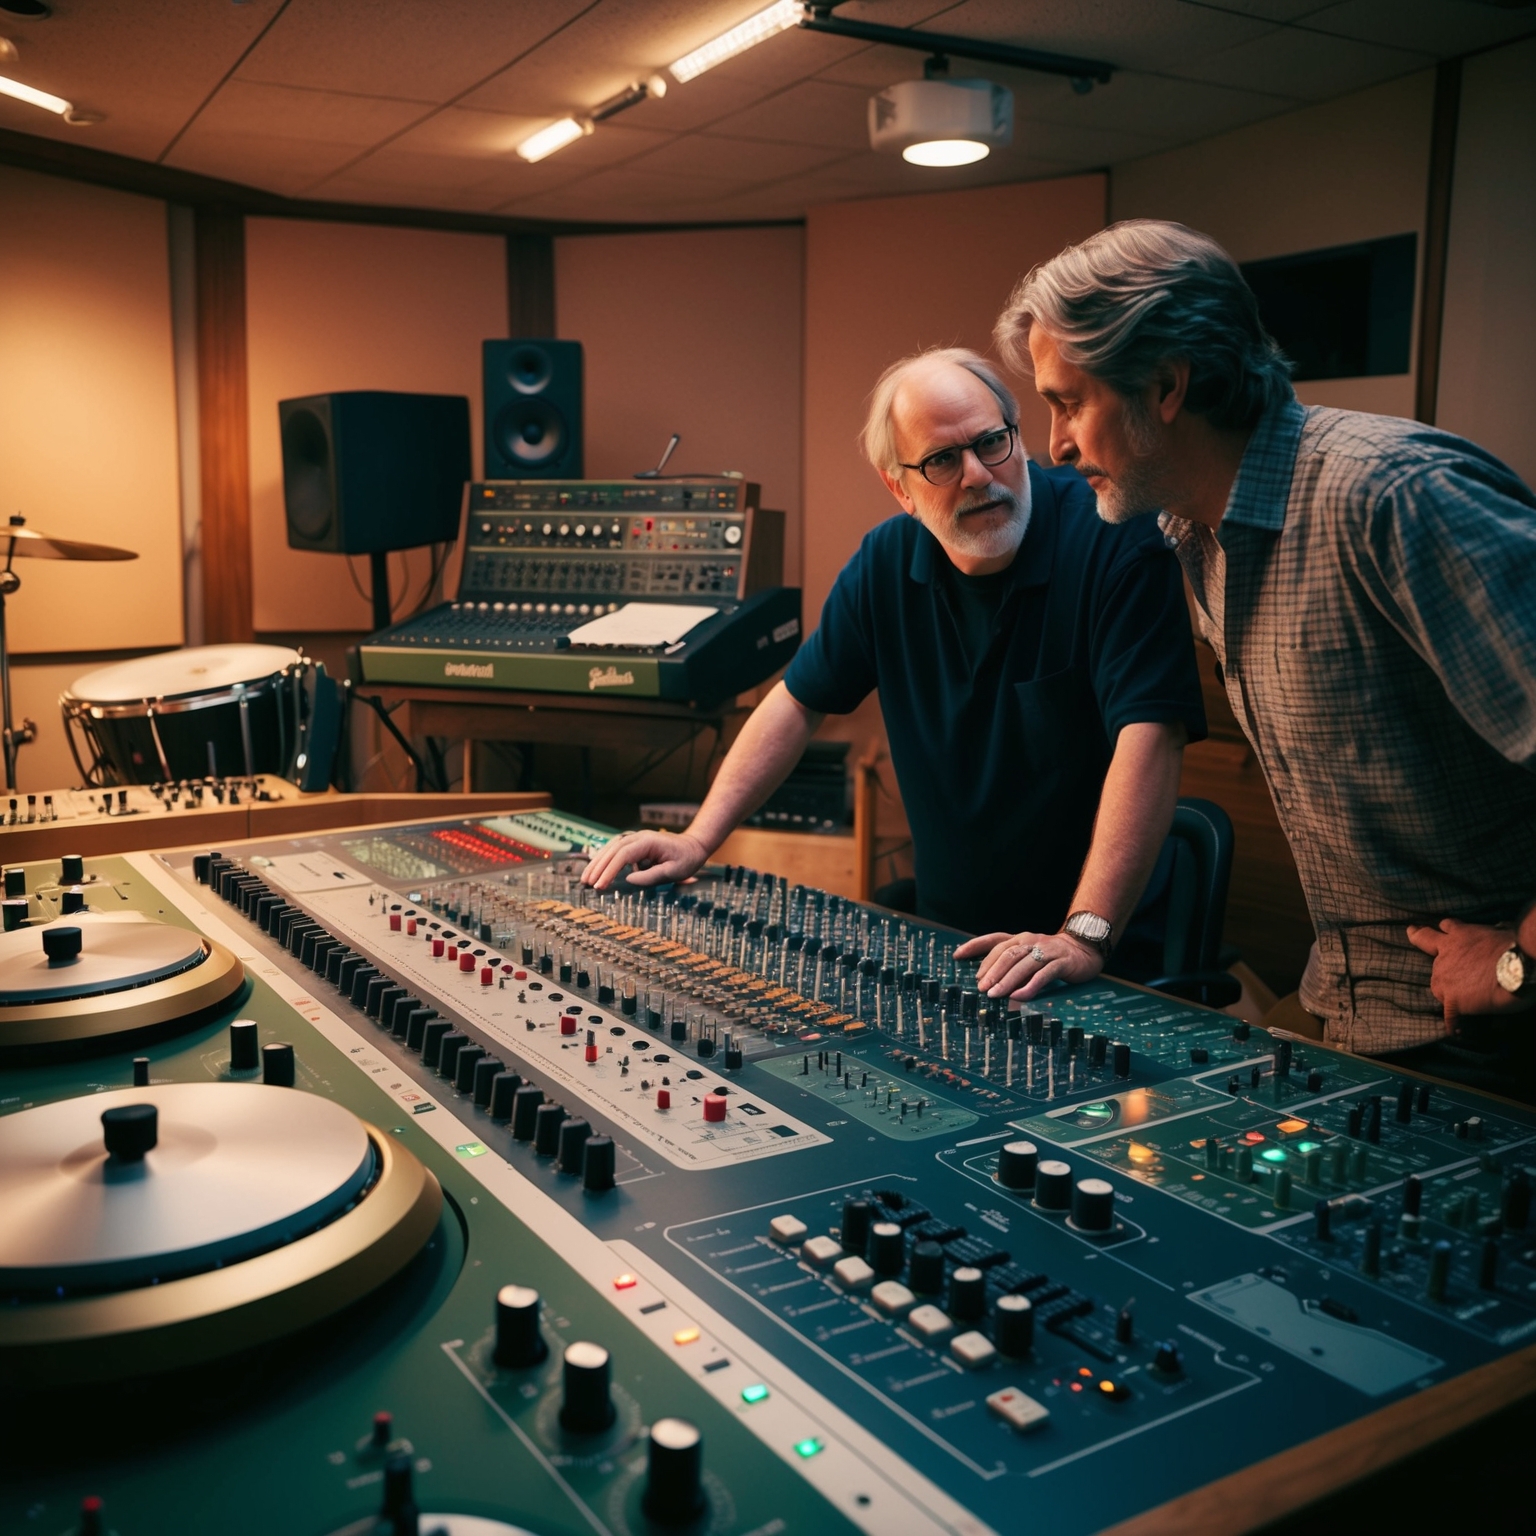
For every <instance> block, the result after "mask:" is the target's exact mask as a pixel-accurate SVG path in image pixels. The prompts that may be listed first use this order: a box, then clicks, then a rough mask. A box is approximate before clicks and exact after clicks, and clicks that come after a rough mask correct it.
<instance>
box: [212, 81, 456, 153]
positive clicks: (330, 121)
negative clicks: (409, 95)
mask: <svg viewBox="0 0 1536 1536" xmlns="http://www.w3.org/2000/svg"><path fill="white" fill-rule="evenodd" d="M430 110H431V109H430V107H429V106H428V105H427V104H426V103H424V102H419V101H397V100H394V99H392V98H389V97H385V96H344V95H342V94H340V93H339V92H336V91H307V90H306V91H301V90H295V89H293V88H292V87H290V86H285V85H252V84H251V83H249V82H248V81H245V80H231V81H230V82H229V84H228V85H226V86H225V87H224V88H223V90H221V91H220V92H219V93H218V95H217V96H215V97H214V98H213V100H212V101H210V102H209V103H208V105H207V107H205V108H204V110H203V111H202V113H201V114H200V115H199V116H198V118H197V120H196V122H194V123H193V124H192V126H191V127H190V128H189V129H188V130H187V134H186V138H184V139H183V140H182V142H183V143H187V142H191V141H194V140H197V139H199V138H201V137H203V136H205V135H208V134H230V133H237V134H260V135H262V136H265V137H268V138H273V139H302V140H304V141H306V142H309V143H315V144H349V145H352V146H353V147H354V148H359V149H360V148H364V147H366V146H368V145H371V144H376V143H378V142H379V140H381V139H383V138H386V137H387V136H388V135H390V134H393V133H398V132H399V131H400V130H401V129H402V128H407V127H409V126H410V125H411V124H412V123H414V122H416V121H417V120H418V119H420V118H421V116H422V115H423V114H424V113H425V112H428V111H430Z"/></svg>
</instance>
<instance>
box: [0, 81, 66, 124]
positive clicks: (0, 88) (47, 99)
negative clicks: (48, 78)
mask: <svg viewBox="0 0 1536 1536" xmlns="http://www.w3.org/2000/svg"><path fill="white" fill-rule="evenodd" d="M0 96H11V97H14V98H15V99H16V100H17V101H24V102H26V104H27V105H28V106H29V107H41V108H42V109H43V111H45V112H57V113H58V114H59V116H60V117H63V115H64V114H65V113H66V112H68V111H69V109H70V104H69V103H68V102H67V101H65V100H64V98H63V97H62V96H50V95H49V94H48V92H47V91H39V90H37V89H35V88H34V87H32V86H30V85H23V84H22V83H21V81H20V80H11V79H8V78H7V77H6V76H5V75H0Z"/></svg>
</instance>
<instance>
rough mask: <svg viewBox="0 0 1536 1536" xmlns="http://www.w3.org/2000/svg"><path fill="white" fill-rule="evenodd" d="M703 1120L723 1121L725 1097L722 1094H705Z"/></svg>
mask: <svg viewBox="0 0 1536 1536" xmlns="http://www.w3.org/2000/svg"><path fill="white" fill-rule="evenodd" d="M704 1118H705V1119H706V1120H724V1119H725V1095H724V1094H723V1093H706V1094H705V1095H704Z"/></svg>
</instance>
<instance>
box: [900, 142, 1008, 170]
mask: <svg viewBox="0 0 1536 1536" xmlns="http://www.w3.org/2000/svg"><path fill="white" fill-rule="evenodd" d="M991 153H992V151H991V150H990V149H989V148H988V147H987V146H986V145H985V144H978V143H977V142H976V140H975V139H929V140H928V142H927V143H926V144H908V145H907V147H906V148H905V149H904V150H902V152H901V158H902V159H903V160H906V161H909V162H910V163H911V164H913V165H974V164H975V163H976V162H977V161H978V160H985V159H986V158H987V156H988V155H990V154H991Z"/></svg>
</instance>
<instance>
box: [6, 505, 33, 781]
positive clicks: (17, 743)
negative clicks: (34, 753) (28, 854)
mask: <svg viewBox="0 0 1536 1536" xmlns="http://www.w3.org/2000/svg"><path fill="white" fill-rule="evenodd" d="M15 521H17V519H15V518H13V519H12V522H15ZM15 558H16V541H15V540H14V539H12V540H11V547H10V549H9V550H8V551H7V552H6V557H5V569H4V570H3V571H0V710H3V712H4V715H5V724H4V736H3V741H4V748H5V787H6V788H7V789H8V790H13V789H15V788H16V753H17V751H18V749H20V748H21V747H24V746H27V745H28V744H29V743H30V742H34V741H36V740H37V724H36V722H35V721H32V720H26V719H24V720H23V721H22V722H21V725H20V727H19V728H18V727H17V726H14V725H12V724H11V657H10V651H9V650H8V649H7V646H6V639H5V600H6V598H8V597H10V596H11V595H12V594H13V593H15V592H17V591H18V590H20V587H21V577H20V576H18V575H17V574H16V572H15V571H13V570H12V569H11V562H12V561H13V560H14V559H15Z"/></svg>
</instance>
